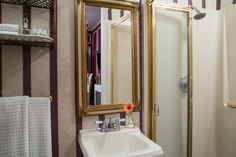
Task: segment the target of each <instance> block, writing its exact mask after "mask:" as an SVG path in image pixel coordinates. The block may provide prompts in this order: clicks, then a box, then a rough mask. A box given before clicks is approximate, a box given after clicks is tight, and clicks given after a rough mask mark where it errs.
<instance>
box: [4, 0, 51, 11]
mask: <svg viewBox="0 0 236 157" xmlns="http://www.w3.org/2000/svg"><path fill="white" fill-rule="evenodd" d="M1 2H2V3H8V4H14V5H23V6H29V7H37V8H45V9H52V8H53V3H54V0H1Z"/></svg>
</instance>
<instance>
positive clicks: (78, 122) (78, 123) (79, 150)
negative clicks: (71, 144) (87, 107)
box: [76, 117, 83, 157]
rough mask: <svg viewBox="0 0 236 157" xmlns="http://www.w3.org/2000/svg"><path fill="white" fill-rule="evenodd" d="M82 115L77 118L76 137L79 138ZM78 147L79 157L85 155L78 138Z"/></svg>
mask: <svg viewBox="0 0 236 157" xmlns="http://www.w3.org/2000/svg"><path fill="white" fill-rule="evenodd" d="M82 124H83V123H82V117H79V118H77V120H76V139H78V135H79V131H80V130H81V129H82ZM76 148H77V157H83V152H82V150H81V148H80V145H79V142H78V140H76Z"/></svg>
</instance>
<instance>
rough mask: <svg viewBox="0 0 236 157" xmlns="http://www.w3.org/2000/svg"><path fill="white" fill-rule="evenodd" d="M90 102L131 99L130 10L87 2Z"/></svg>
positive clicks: (88, 94) (88, 101) (88, 89)
mask: <svg viewBox="0 0 236 157" xmlns="http://www.w3.org/2000/svg"><path fill="white" fill-rule="evenodd" d="M86 25H87V28H86V29H87V36H88V38H87V39H88V40H87V103H88V104H89V105H101V104H102V105H105V104H114V103H124V102H132V47H131V46H132V44H131V42H132V41H131V14H130V11H126V10H119V9H110V8H103V7H95V6H88V5H87V6H86Z"/></svg>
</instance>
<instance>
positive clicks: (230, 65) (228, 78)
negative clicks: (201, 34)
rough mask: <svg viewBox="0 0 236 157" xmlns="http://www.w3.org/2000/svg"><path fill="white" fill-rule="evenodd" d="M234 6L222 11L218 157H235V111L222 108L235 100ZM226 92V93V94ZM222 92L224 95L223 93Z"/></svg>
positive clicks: (235, 12)
mask: <svg viewBox="0 0 236 157" xmlns="http://www.w3.org/2000/svg"><path fill="white" fill-rule="evenodd" d="M235 14H236V6H231V7H228V8H225V9H224V10H222V16H223V17H222V24H223V27H222V33H223V35H224V45H223V46H224V50H223V51H222V54H221V55H222V58H224V62H222V64H221V66H222V67H223V70H222V71H221V74H222V76H221V79H222V82H224V84H222V86H221V87H222V89H221V91H222V94H221V95H222V96H224V98H222V100H221V105H220V108H219V112H218V114H219V117H218V120H219V125H218V128H217V130H218V137H219V142H218V143H219V147H218V149H219V150H220V152H219V157H221V156H224V157H235V156H236V150H235V146H236V135H235V130H236V123H235V122H236V110H235V109H232V108H228V107H224V106H223V104H224V103H226V102H228V101H229V100H236V86H235V78H236V73H235V66H236V64H235V63H236V62H235V61H236V53H235V52H236V45H235V41H236V30H235V28H236V16H235ZM226 90H227V92H226ZM223 92H224V93H223Z"/></svg>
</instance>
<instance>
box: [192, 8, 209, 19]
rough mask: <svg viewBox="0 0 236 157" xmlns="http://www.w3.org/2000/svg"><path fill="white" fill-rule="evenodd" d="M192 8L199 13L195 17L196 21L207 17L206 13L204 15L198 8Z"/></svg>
mask: <svg viewBox="0 0 236 157" xmlns="http://www.w3.org/2000/svg"><path fill="white" fill-rule="evenodd" d="M191 8H192V9H193V10H195V11H196V12H197V14H196V15H194V17H193V18H194V19H195V20H200V19H203V18H204V17H205V16H206V13H202V12H201V11H200V10H199V9H198V8H196V7H194V6H191Z"/></svg>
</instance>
